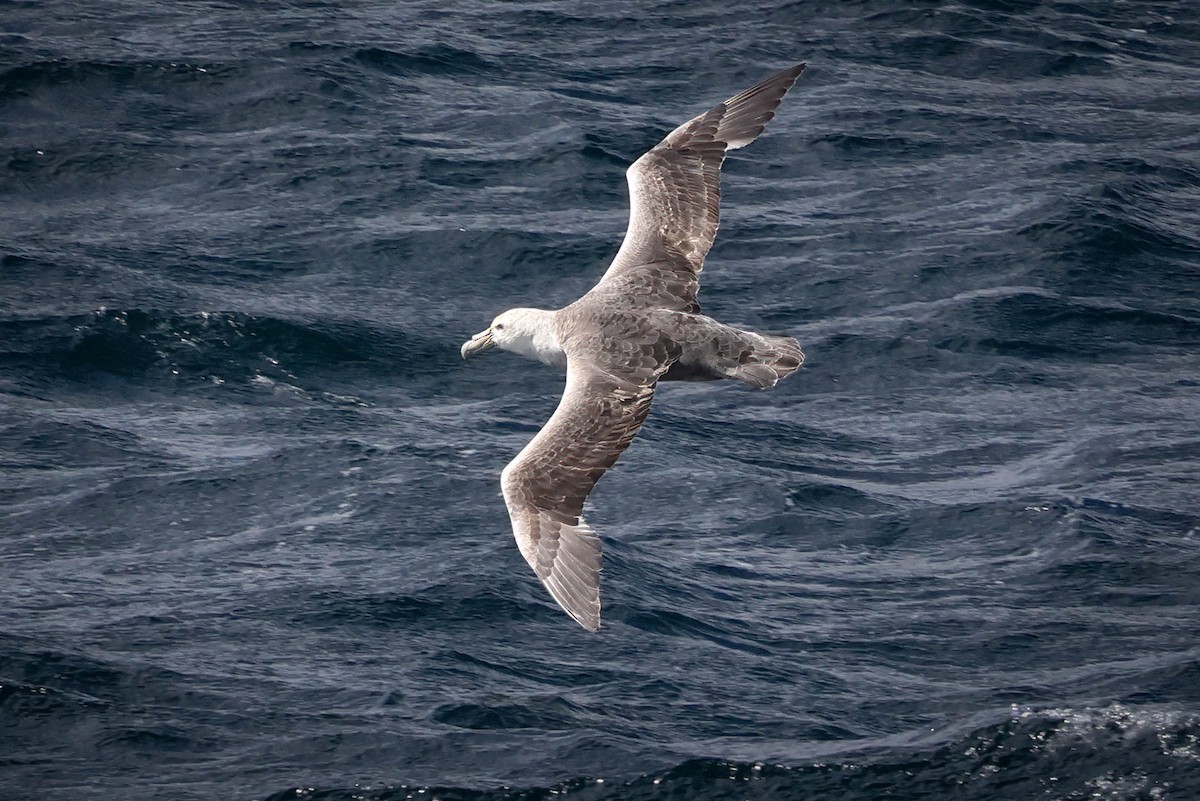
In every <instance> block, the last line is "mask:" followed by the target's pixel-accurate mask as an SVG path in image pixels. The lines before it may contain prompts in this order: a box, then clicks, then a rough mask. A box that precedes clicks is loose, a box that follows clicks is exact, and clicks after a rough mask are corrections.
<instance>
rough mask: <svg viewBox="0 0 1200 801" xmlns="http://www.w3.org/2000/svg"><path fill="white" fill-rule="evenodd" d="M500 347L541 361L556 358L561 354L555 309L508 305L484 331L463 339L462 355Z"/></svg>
mask: <svg viewBox="0 0 1200 801" xmlns="http://www.w3.org/2000/svg"><path fill="white" fill-rule="evenodd" d="M492 347H496V348H500V349H501V350H507V351H510V352H512V353H518V354H520V355H522V356H528V357H530V358H533V359H537V360H539V361H543V362H550V363H553V362H557V361H558V360H559V359H558V357H559V356H560V355H561V354H562V348H561V347H560V346H559V344H558V335H557V333H556V332H555V330H554V312H552V311H546V310H545V309H509V310H508V311H506V312H503V313H502V314H500V315H498V316H497V317H496V319H495V320H492V324H491V325H490V326H488V328H487V330H486V331H480V332H479V333H478V334H476V335H475V336H473V337H471V338H470V339H469V340H467V341H466V342H464V343H463V346H462V351H461V352H462V357H463V358H464V359H465V358H467V357H468V356H470V355H471V354H472V353H477V352H479V351H482V350H487V349H488V348H492Z"/></svg>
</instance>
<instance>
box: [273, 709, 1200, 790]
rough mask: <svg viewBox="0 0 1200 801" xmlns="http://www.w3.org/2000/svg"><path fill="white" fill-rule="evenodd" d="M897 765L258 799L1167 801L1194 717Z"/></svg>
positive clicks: (1098, 715)
mask: <svg viewBox="0 0 1200 801" xmlns="http://www.w3.org/2000/svg"><path fill="white" fill-rule="evenodd" d="M900 750H907V751H908V754H907V756H906V757H903V758H896V757H895V756H893V757H891V758H879V757H872V756H871V755H870V753H869V751H868V752H867V753H865V754H863V755H861V756H851V757H848V758H847V757H838V756H836V755H830V756H828V757H825V758H820V759H816V760H813V761H812V762H810V763H809V764H806V765H794V766H789V765H783V764H778V763H772V762H743V761H730V760H723V759H692V760H688V761H686V762H683V763H680V764H678V765H676V766H674V767H672V768H669V769H667V770H664V771H661V772H655V773H648V774H645V775H642V776H639V777H637V778H635V779H628V780H621V779H612V778H609V777H597V776H584V777H579V778H575V779H570V780H568V781H564V782H561V783H559V784H555V785H549V786H539V787H523V788H522V787H501V788H495V789H468V788H461V787H448V786H413V785H393V786H364V785H358V786H356V787H353V788H347V789H333V788H330V789H321V788H314V787H292V788H287V789H284V790H280V791H278V792H276V793H273V794H271V795H269V796H267V797H266V798H265V799H264V801H285V799H302V800H303V801H343V800H345V801H349V799H362V801H399V800H400V799H406V801H408V800H411V799H415V798H427V799H430V801H432V800H433V799H441V801H543V800H544V799H548V798H570V799H578V801H607V800H608V799H621V801H660V800H661V799H663V798H686V799H689V801H691V800H694V801H718V800H720V801H724V799H729V798H743V799H779V798H788V799H828V798H840V799H863V800H864V801H865V800H866V799H877V798H881V797H889V798H890V797H897V798H912V799H931V800H932V799H944V798H958V799H979V801H993V800H994V799H996V798H1001V797H1003V798H1034V797H1049V798H1062V799H1096V798H1100V799H1109V800H1110V801H1125V799H1128V800H1129V801H1134V799H1150V798H1154V799H1173V798H1178V799H1180V801H1182V800H1183V799H1184V798H1187V797H1189V794H1188V792H1187V790H1183V791H1182V792H1183V794H1177V793H1176V788H1187V787H1194V786H1195V783H1196V782H1197V781H1200V716H1197V715H1196V714H1195V713H1192V712H1185V711H1183V710H1180V709H1178V708H1170V707H1153V706H1150V707H1136V706H1127V705H1122V704H1114V705H1111V706H1104V707H1094V708H1089V707H1084V708H1066V709H1062V708H1050V709H1028V708H1026V709H1021V708H1015V707H1014V708H1013V710H1012V713H1011V716H1010V718H1009V719H1008V720H1006V721H1005V722H1003V723H994V724H990V725H986V726H983V727H980V728H977V729H974V730H973V731H970V732H968V733H966V734H965V735H961V736H959V737H956V738H954V739H952V740H951V741H950V742H948V743H945V744H943V745H940V746H939V747H936V748H935V749H933V750H932V751H929V750H924V749H921V748H919V747H911V746H910V747H908V748H907V749H900Z"/></svg>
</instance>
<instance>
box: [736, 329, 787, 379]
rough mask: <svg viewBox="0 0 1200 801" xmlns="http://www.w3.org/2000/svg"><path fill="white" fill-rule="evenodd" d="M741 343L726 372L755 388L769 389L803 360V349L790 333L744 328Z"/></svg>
mask: <svg viewBox="0 0 1200 801" xmlns="http://www.w3.org/2000/svg"><path fill="white" fill-rule="evenodd" d="M742 344H743V345H744V346H746V347H744V349H743V350H742V351H741V352H740V353H739V354H738V359H737V363H736V364H730V365H729V366H728V368H727V372H726V375H728V376H729V377H730V378H736V379H737V380H739V381H745V382H746V383H747V384H750V385H752V386H756V387H758V388H759V389H770V388H771V387H773V386H775V385H776V384H777V383H779V380H780V379H781V378H786V377H787V376H789V375H791V374H792V373H794V372H796V371H797V370H799V369H800V365H802V364H804V351H802V350H800V343H799V342H797V341H796V340H794V339H792V338H791V337H781V336H772V335H769V334H754V333H750V332H745V339H743V341H742Z"/></svg>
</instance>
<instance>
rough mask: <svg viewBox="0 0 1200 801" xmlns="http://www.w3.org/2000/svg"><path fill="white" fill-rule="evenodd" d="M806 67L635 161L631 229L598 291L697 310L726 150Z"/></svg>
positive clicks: (763, 120)
mask: <svg viewBox="0 0 1200 801" xmlns="http://www.w3.org/2000/svg"><path fill="white" fill-rule="evenodd" d="M803 71H804V65H803V64H799V65H797V66H795V67H792V68H790V69H786V70H784V71H783V72H780V73H778V74H776V75H773V76H771V77H770V78H767V79H766V80H765V81H763V82H762V83H760V84H757V85H756V86H753V87H751V88H750V89H747V90H746V91H744V92H742V93H741V94H738V95H734V96H733V97H731V98H729V99H728V100H726V101H725V102H724V103H721V104H720V105H718V106H716V107H715V108H713V109H711V110H709V111H707V112H705V113H704V114H701V115H700V116H699V117H696V118H694V119H691V120H689V121H687V122H685V123H684V124H683V125H680V126H679V127H678V128H676V129H675V130H674V131H672V132H671V133H670V134H668V135H667V137H666V138H665V139H663V140H662V142H660V143H659V144H658V145H656V146H655V147H653V148H652V149H651V150H650V151H649V152H647V153H646V154H645V155H643V156H642V157H641V158H639V159H638V160H637V161H635V162H634V163H633V164H632V165H631V166H630V168H629V170H628V171H627V172H626V178H627V179H628V181H629V204H630V209H629V228H628V230H627V231H626V233H625V241H624V242H623V243H622V244H621V249H620V250H619V251H618V252H617V255H616V258H614V259H613V262H612V264H611V265H610V266H609V268H608V271H607V272H606V273H605V274H604V277H603V278H602V279H601V282H600V284H599V285H598V286H597V287H596V290H600V291H619V292H621V293H622V294H624V295H626V296H628V297H630V298H631V300H632V301H633V302H634V304H635V305H646V306H650V305H654V306H664V307H667V308H674V309H678V310H681V311H693V310H695V309H696V308H697V306H696V290H697V288H698V279H697V275H698V274H699V272H700V271H701V270H702V269H703V268H704V257H705V256H706V255H707V254H708V251H709V248H711V247H712V243H713V239H714V237H716V235H717V225H718V223H719V222H720V200H721V190H720V181H721V164H722V163H723V162H724V160H725V152H726V151H727V150H733V149H735V148H739V147H743V146H745V145H748V144H750V143H751V142H753V141H754V139H755V138H757V137H758V135H759V134H760V133H762V131H763V128H764V127H766V124H767V123H768V122H769V121H770V120H771V118H772V117H774V116H775V109H776V108H778V106H779V103H780V101H782V100H783V96H784V95H785V94H786V93H787V91H788V89H790V88H791V86H792V84H793V83H795V82H796V78H798V77H799V76H800V73H801V72H803Z"/></svg>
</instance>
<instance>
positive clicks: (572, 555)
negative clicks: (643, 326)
mask: <svg viewBox="0 0 1200 801" xmlns="http://www.w3.org/2000/svg"><path fill="white" fill-rule="evenodd" d="M665 368H666V365H665V364H663V365H661V366H659V365H655V366H653V367H652V368H651V369H650V370H649V371H641V372H640V378H635V377H631V378H629V379H626V378H623V377H618V376H614V375H612V374H609V373H606V372H604V371H603V370H601V369H599V368H598V367H597V366H596V364H595V363H593V362H591V361H586V360H583V359H578V358H574V359H571V358H569V359H568V362H567V385H566V389H565V390H564V391H563V396H562V400H561V401H559V404H558V408H557V409H556V410H555V412H554V414H553V416H551V418H550V420H549V421H548V422H547V423H546V425H545V426H543V428H542V430H541V431H540V432H538V434H537V436H535V437H534V438H533V439H532V440H531V441H530V443H529V444H528V445H526V446H525V448H524V450H522V451H521V452H520V453H519V454H517V458H515V459H513V460H512V461H511V462H510V463H509V464H508V466H507V467H505V468H504V472H503V473H501V476H500V486H501V488H502V489H503V491H504V501H505V503H506V504H507V505H508V515H509V517H510V518H512V525H513V534H514V535H515V536H516V538H517V546H518V547H519V548H520V549H521V555H522V556H524V557H525V561H527V562H529V564H530V566H531V567H533V569H534V572H536V573H537V575H538V578H539V579H541V580H542V583H543V584H545V585H546V589H548V590H549V591H550V595H552V596H553V597H554V600H556V601H558V604H559V606H561V607H562V608H563V609H564V610H566V612H567V614H569V615H570V616H571V617H573V618H575V620H576V621H577V622H578V623H579V624H580V625H581V626H583V627H584V628H586V629H588V630H590V631H596V630H597V629H599V628H600V539H599V537H598V536H597V535H596V533H595V532H594V531H592V529H591V527H589V526H588V525H587V523H585V522H583V520H582V518H581V517H580V514H581V513H582V511H583V501H584V499H585V498H587V496H588V493H589V492H591V491H592V487H593V486H595V484H596V482H597V481H598V480H599V479H600V476H602V475H604V471H605V470H607V469H608V468H610V467H612V465H613V463H614V462H616V461H617V458H618V457H619V456H620V455H621V453H622V452H623V451H624V450H625V449H626V448H627V447H629V443H630V442H632V441H633V438H634V437H635V436H637V432H638V429H640V428H641V427H642V421H643V420H645V419H646V414H647V413H648V412H649V411H650V401H651V398H652V396H653V395H654V383H655V381H656V380H657V378H658V375H659V374H661V372H662V371H663V370H664V369H665Z"/></svg>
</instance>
